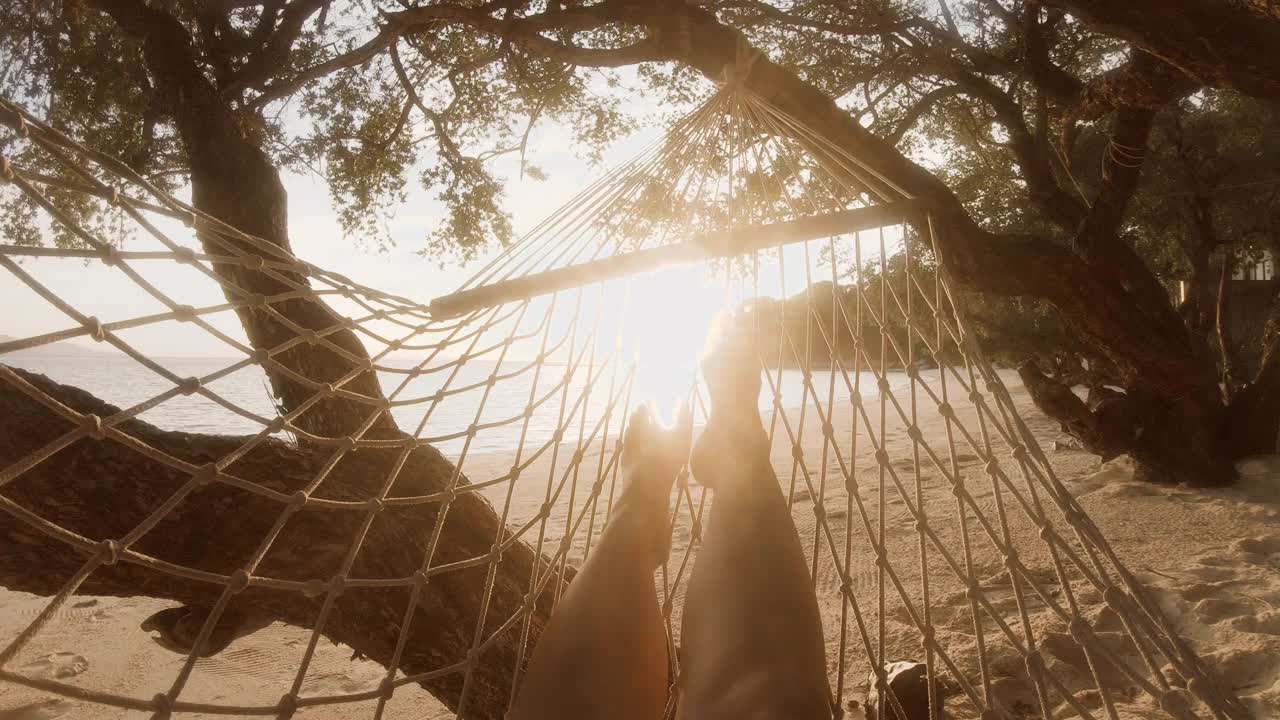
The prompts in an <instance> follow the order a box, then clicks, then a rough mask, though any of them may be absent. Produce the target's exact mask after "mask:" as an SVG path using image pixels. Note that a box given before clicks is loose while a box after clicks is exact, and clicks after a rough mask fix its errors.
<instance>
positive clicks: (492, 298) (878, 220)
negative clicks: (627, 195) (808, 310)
mask: <svg viewBox="0 0 1280 720" xmlns="http://www.w3.org/2000/svg"><path fill="white" fill-rule="evenodd" d="M920 207H921V204H920V202H919V201H917V200H900V201H897V202H892V203H884V204H881V205H871V206H869V207H863V208H855V209H852V210H841V211H839V212H834V213H828V214H826V215H813V216H809V217H803V218H800V219H798V220H788V221H786V222H780V223H773V224H770V225H748V226H745V227H741V228H737V229H734V230H730V231H728V232H726V233H719V234H715V235H699V236H697V237H695V238H693V239H692V240H688V241H686V242H681V243H673V244H671V245H663V246H661V247H655V248H647V249H644V250H636V251H635V252H629V253H622V254H620V255H613V256H611V257H606V258H601V259H599V260H593V261H591V262H585V263H580V264H578V265H570V266H567V267H562V268H555V269H554V270H546V271H543V272H538V273H532V274H530V275H525V276H522V277H518V278H512V279H511V280H504V281H501V282H496V283H493V284H490V285H480V286H478V287H474V288H470V289H467V290H461V291H459V292H455V293H452V294H449V295H442V296H440V297H438V298H435V299H434V300H432V301H431V314H432V316H434V317H437V318H448V317H457V316H458V315H464V314H466V313H469V312H472V311H474V310H480V309H482V308H486V307H492V306H494V305H501V304H503V303H509V302H513V301H516V300H524V299H527V298H533V297H537V296H539V295H546V294H548V293H553V292H555V291H557V290H568V289H570V288H575V287H581V286H583V285H590V284H592V283H596V282H600V281H601V280H608V279H611V278H615V277H619V276H622V275H630V274H633V273H638V272H646V271H649V270H655V269H657V268H660V267H665V266H668V265H675V264H678V263H687V262H693V261H696V260H704V259H708V258H723V257H733V256H735V255H743V254H745V253H749V252H752V251H755V250H764V249H766V248H772V247H778V246H781V245H790V244H792V243H797V242H803V241H806V240H816V239H818V238H824V237H831V236H833V235H844V234H847V233H854V232H858V231H860V230H871V229H874V228H880V227H886V226H889V225H898V224H901V223H904V222H906V221H907V220H908V218H909V217H910V216H911V215H912V214H913V213H915V212H918V211H919V209H920Z"/></svg>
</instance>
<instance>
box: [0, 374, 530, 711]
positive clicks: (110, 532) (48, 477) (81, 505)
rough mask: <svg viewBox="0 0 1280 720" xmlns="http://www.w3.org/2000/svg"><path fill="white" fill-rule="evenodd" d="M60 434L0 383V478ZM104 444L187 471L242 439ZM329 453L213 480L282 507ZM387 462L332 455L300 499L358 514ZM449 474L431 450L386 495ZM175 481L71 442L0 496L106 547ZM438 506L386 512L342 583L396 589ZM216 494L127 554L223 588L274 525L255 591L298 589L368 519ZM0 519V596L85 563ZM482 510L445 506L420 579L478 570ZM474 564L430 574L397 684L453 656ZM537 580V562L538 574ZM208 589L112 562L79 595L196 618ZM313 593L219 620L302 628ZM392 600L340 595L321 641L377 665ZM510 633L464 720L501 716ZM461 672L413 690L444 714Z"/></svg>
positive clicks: (51, 417) (129, 456)
mask: <svg viewBox="0 0 1280 720" xmlns="http://www.w3.org/2000/svg"><path fill="white" fill-rule="evenodd" d="M13 372H15V373H17V374H18V375H19V376H21V378H22V379H23V380H25V381H26V382H28V383H30V384H32V385H34V386H35V387H36V388H37V389H38V390H39V391H40V392H42V393H45V394H47V395H48V396H50V397H52V398H54V399H55V400H57V401H58V402H61V403H63V404H64V405H66V406H68V407H69V408H71V409H72V410H74V411H76V412H79V413H92V414H95V415H98V416H99V417H106V416H109V415H111V414H113V413H116V412H118V411H119V410H118V409H117V408H114V407H112V406H109V405H107V404H105V403H103V402H101V401H100V400H98V399H96V398H94V397H92V396H91V395H89V394H88V393H85V392H84V391H82V390H78V389H76V388H72V387H68V386H65V385H59V384H57V383H54V382H53V381H51V380H48V379H47V378H45V377H43V376H41V375H36V374H34V373H28V372H25V371H22V370H13ZM74 427H75V426H74V425H73V424H72V422H71V421H70V420H68V419H66V418H65V417H63V416H61V415H59V414H57V413H55V412H54V411H53V410H51V409H50V408H49V407H47V406H46V405H44V404H42V403H40V402H37V401H36V400H34V399H32V398H31V397H29V396H28V395H26V394H24V393H23V392H21V390H20V389H19V388H18V387H17V386H16V385H14V384H11V383H0V466H8V465H11V464H13V463H15V462H17V461H18V460H20V459H22V458H24V457H25V456H26V455H28V454H29V453H31V452H32V451H35V450H38V449H39V448H41V447H43V446H44V445H46V444H47V443H49V442H51V441H53V440H55V439H57V438H58V437H60V436H62V435H63V434H64V433H66V432H67V431H69V430H71V429H73V428H74ZM116 427H117V428H118V429H119V431H120V432H122V433H126V434H128V435H129V436H130V437H131V438H134V439H136V440H139V441H141V442H143V443H146V444H147V445H149V446H150V447H152V448H155V449H156V450H159V451H161V452H163V453H168V454H170V455H173V456H174V457H176V458H178V459H180V460H182V461H185V462H188V463H192V464H194V465H197V466H203V465H205V464H206V463H210V462H213V461H216V460H219V459H221V458H223V457H225V456H226V455H227V454H229V453H231V452H232V451H234V450H235V449H236V448H238V447H240V446H241V445H242V444H243V443H244V442H245V441H246V439H247V438H243V437H231V436H221V435H196V434H190V433H180V432H168V431H164V430H160V429H157V428H155V427H153V426H151V425H148V424H147V423H144V422H140V421H137V420H129V421H125V422H123V423H121V424H120V425H118V426H116ZM329 455H330V453H328V452H324V451H321V450H312V449H310V448H308V447H306V446H303V447H301V448H299V447H294V446H292V445H289V444H287V443H284V442H281V441H278V440H274V439H270V440H268V441H266V442H265V443H262V444H260V445H258V446H257V447H255V449H253V450H251V451H250V452H249V453H248V454H247V455H245V456H244V457H243V458H242V459H240V460H238V461H237V462H236V463H235V465H234V466H232V468H230V469H229V470H228V473H229V474H233V475H234V476H236V477H238V478H242V479H244V480H246V481H248V482H249V483H252V484H254V485H257V486H260V487H263V488H267V489H269V490H272V491H275V492H278V493H283V494H285V495H289V494H291V493H293V492H295V491H296V490H299V489H301V488H302V487H303V486H304V485H306V483H308V482H309V481H310V480H311V479H312V478H313V477H315V474H316V472H317V470H318V469H319V468H320V467H322V466H323V465H324V464H325V463H326V462H327V461H328V459H329ZM398 455H399V451H397V450H385V451H383V450H371V449H362V450H360V451H359V452H355V453H348V454H346V455H345V456H344V457H343V459H342V460H341V462H339V463H338V465H337V467H335V468H334V469H333V471H332V474H331V476H330V478H329V480H328V481H326V482H325V483H324V484H323V485H322V486H321V488H320V489H319V490H318V491H317V492H316V494H315V497H317V498H326V499H332V500H347V501H354V502H363V501H365V500H366V499H368V498H369V497H371V496H376V494H377V491H378V489H379V486H380V484H381V483H382V482H383V479H384V478H385V477H386V476H387V473H388V472H390V471H391V470H392V469H393V465H394V463H395V461H396V459H397V456H398ZM453 471H454V469H453V466H452V465H451V464H450V463H449V462H448V461H447V460H445V459H444V458H443V457H442V456H441V455H440V453H439V452H437V451H436V450H435V449H434V448H430V447H421V448H418V449H416V450H415V451H413V452H412V453H410V454H409V456H408V459H407V461H406V462H405V464H404V467H403V469H402V470H401V471H400V472H399V475H398V480H397V482H396V484H395V486H394V487H393V489H392V491H391V493H390V497H405V496H417V495H424V494H430V493H434V492H440V491H442V490H445V489H446V488H447V487H448V484H449V480H450V478H451V476H452V474H453ZM190 479H191V477H190V476H189V475H187V474H186V473H184V472H182V471H180V470H176V469H174V468H172V467H169V466H168V465H165V464H163V463H160V462H158V461H156V460H153V459H151V458H150V457H147V456H145V455H143V454H141V453H139V452H137V451H135V450H133V449H132V448H130V447H128V446H126V445H124V444H123V443H120V442H118V441H116V440H114V439H112V438H110V437H108V438H106V439H102V440H94V439H92V438H89V437H82V438H81V439H80V440H78V441H76V442H75V443H74V444H73V445H71V446H70V447H68V448H66V449H63V450H62V451H61V452H58V453H57V454H55V455H53V456H52V457H51V458H49V459H47V460H45V461H44V462H42V463H40V464H38V465H36V466H35V467H33V468H31V469H30V470H28V471H26V472H25V473H23V474H22V475H19V476H18V477H17V478H16V479H15V480H13V481H12V482H11V483H9V484H8V485H6V486H5V487H4V493H3V498H4V500H5V505H6V506H8V505H9V503H16V504H17V505H20V506H22V507H23V508H25V509H26V510H27V511H29V512H30V513H34V514H35V515H36V516H39V518H42V519H43V520H46V521H48V522H49V523H53V524H54V525H57V526H58V527H60V528H62V529H64V530H66V531H69V532H72V533H75V534H76V535H78V536H81V537H82V538H85V539H87V541H88V542H96V541H99V540H107V539H112V540H115V539H119V538H121V537H123V536H124V535H126V534H127V533H129V532H130V531H131V530H132V529H133V528H134V527H135V526H136V525H137V524H138V523H139V522H140V521H142V520H143V519H144V518H146V517H147V516H148V515H149V514H150V513H152V512H153V511H154V510H155V509H156V508H157V507H159V506H160V505H161V504H162V503H164V502H165V501H166V500H167V499H168V498H170V497H171V496H172V495H174V494H175V493H182V492H183V490H182V489H183V487H184V485H186V484H187V483H188V481H189V480H190ZM439 507H440V505H439V503H434V502H433V503H426V504H418V505H412V506H394V505H392V506H388V507H386V508H385V509H383V510H381V511H380V512H378V513H377V515H376V517H375V518H374V520H373V523H372V525H371V526H370V528H369V531H368V534H367V536H366V538H365V540H364V543H363V545H362V547H361V550H360V552H359V554H358V555H357V556H356V559H355V564H354V566H353V568H352V570H351V573H350V577H351V578H383V579H404V578H411V577H413V576H414V573H416V572H418V571H419V570H420V569H421V566H422V562H423V558H424V556H425V545H426V543H427V541H428V538H430V537H431V534H432V531H433V528H434V527H435V524H436V520H437V515H438V511H439ZM286 508H287V504H285V503H283V502H281V501H279V500H276V499H271V498H266V497H263V496H261V495H258V494H254V493H251V492H248V491H245V490H242V489H239V488H236V487H232V486H230V485H227V484H224V483H221V482H214V483H211V484H209V485H205V486H200V487H196V488H195V489H192V490H190V493H189V494H186V495H185V496H184V497H183V498H182V500H181V501H180V502H179V503H178V504H177V506H176V507H175V508H174V509H173V511H172V512H170V513H169V514H168V515H166V516H165V517H164V518H163V519H162V520H161V521H160V522H159V524H158V525H156V526H155V527H154V529H152V530H151V531H150V532H148V533H147V534H146V535H144V536H143V537H142V538H141V539H139V540H138V541H137V542H136V543H135V544H134V545H133V547H132V548H131V549H132V550H133V551H136V552H137V553H142V554H145V555H148V556H150V557H153V558H157V559H159V560H162V561H165V562H169V563H174V564H176V565H181V566H183V567H185V568H191V569H194V570H199V571H204V572H210V573H218V574H220V575H229V574H231V573H233V572H235V571H236V570H237V569H239V568H241V567H242V566H243V565H244V563H245V561H246V559H247V558H249V556H250V555H251V554H252V553H253V552H254V551H255V548H256V547H257V546H258V544H259V543H260V542H261V541H262V539H263V537H264V536H265V535H266V534H267V533H268V531H269V530H270V528H271V527H272V526H273V525H274V524H275V522H276V521H277V519H278V518H279V517H280V516H281V515H282V514H288V517H289V519H288V522H287V523H285V525H284V529H283V531H282V533H281V535H280V536H279V538H278V539H277V540H276V542H275V543H274V544H273V545H272V548H271V550H270V552H269V553H268V554H267V555H266V557H265V559H264V560H263V561H262V563H261V565H260V566H259V568H258V570H257V571H256V572H255V574H254V575H255V578H258V579H261V578H265V577H269V578H275V579H280V580H288V581H297V582H307V581H312V580H321V581H328V580H329V579H330V578H331V577H332V576H333V575H334V574H335V573H337V572H338V570H339V569H340V567H341V564H342V562H343V558H344V556H345V555H346V553H347V552H348V551H349V547H350V545H351V543H352V542H353V541H354V538H355V537H356V535H357V533H358V531H359V528H360V526H361V524H362V522H363V521H364V520H365V518H366V517H367V514H368V511H367V510H365V509H363V508H360V509H354V510H323V509H315V508H310V509H302V510H300V511H296V512H292V511H287V510H286ZM6 509H10V512H6V513H0V542H3V543H4V547H5V548H6V551H5V552H4V553H0V585H3V586H4V587H7V588H9V589H11V590H20V591H24V592H30V593H36V594H39V595H52V594H54V593H56V592H58V590H59V589H60V588H61V587H62V585H63V583H65V582H66V580H67V578H69V577H70V576H72V575H73V574H74V573H75V572H76V571H77V570H78V569H79V568H80V567H81V565H82V564H83V563H85V561H86V560H88V559H89V558H90V556H91V555H92V554H93V552H95V551H96V548H94V547H93V546H92V545H87V546H84V547H81V548H80V550H81V551H82V552H75V551H72V550H71V546H69V545H68V544H67V541H66V540H65V539H59V538H56V537H53V536H51V535H50V534H48V533H47V532H45V531H43V530H42V529H41V528H40V527H37V526H36V525H33V524H30V523H28V522H24V521H23V520H22V519H20V517H19V516H17V515H15V514H14V513H13V512H12V511H11V506H10V507H6ZM505 532H506V531H505V529H503V528H501V527H500V525H499V519H498V517H497V515H496V514H495V513H494V512H493V509H492V508H491V507H490V505H489V503H488V502H486V501H485V500H484V499H483V498H482V497H480V496H479V495H478V494H476V493H463V494H460V495H458V496H457V498H456V499H455V500H454V501H453V502H452V504H451V506H450V509H449V511H448V514H447V519H446V521H445V525H444V527H443V529H442V531H441V536H440V540H439V544H438V546H437V549H436V553H435V558H434V560H433V562H432V565H433V567H439V566H443V565H446V564H449V563H456V562H461V561H465V560H472V559H484V558H486V557H487V556H488V555H489V554H490V552H491V550H492V546H493V543H494V540H495V538H497V537H500V536H501V535H502V534H503V533H505ZM534 557H535V556H534V553H533V552H532V551H531V550H530V548H529V547H528V546H526V545H524V544H523V543H514V544H512V545H511V546H510V547H509V548H508V549H507V550H506V551H505V553H504V554H503V555H502V557H501V564H500V565H499V566H498V570H499V572H498V573H497V574H496V576H495V579H494V585H493V592H492V596H491V598H490V599H489V607H488V613H487V616H486V621H485V635H484V636H485V637H487V636H488V635H489V634H491V633H494V632H495V631H496V630H497V629H498V627H499V626H501V625H502V624H503V623H504V622H505V621H506V620H507V619H509V618H511V617H512V616H513V615H516V614H518V613H520V612H521V609H522V607H523V604H524V594H525V592H526V591H527V587H526V585H527V582H528V578H529V574H530V571H531V565H532V563H533V562H534ZM488 565H489V564H488V562H483V561H482V562H478V563H477V564H475V565H473V566H469V567H466V568H463V569H456V570H450V571H448V572H443V573H440V574H437V575H432V576H431V577H430V580H429V582H427V583H425V584H424V585H423V586H422V593H421V596H420V598H419V600H418V602H417V605H416V608H415V611H414V614H413V617H412V620H411V624H410V628H409V637H408V642H407V644H406V645H405V649H404V654H403V656H402V658H401V661H400V664H399V666H398V667H399V669H401V670H402V671H404V672H405V673H406V674H408V675H412V674H414V673H421V672H427V671H431V670H437V669H439V668H441V667H445V666H448V665H451V664H453V663H458V662H461V661H463V660H465V659H466V658H467V653H468V651H469V650H470V649H471V646H472V642H473V637H474V636H473V633H474V631H475V627H476V623H477V619H478V618H479V617H480V611H481V607H482V604H483V602H484V597H485V592H484V591H485V585H486V577H487V574H488ZM544 567H545V564H544ZM222 590H223V584H220V583H215V582H208V581H203V580H193V579H187V578H185V577H179V576H176V575H173V574H170V573H167V572H164V571H161V570H157V569H152V568H149V567H145V566H143V565H141V564H138V563H136V562H134V561H133V559H132V558H130V557H129V556H127V555H125V554H123V553H122V557H121V559H120V560H119V562H116V563H115V564H113V565H103V566H101V567H99V568H98V569H97V570H95V571H94V572H93V573H92V574H91V575H90V576H89V578H88V579H87V580H86V581H85V582H84V584H83V585H81V587H80V590H79V592H81V593H85V594H94V595H111V596H118V597H135V596H149V597H157V598H169V599H172V600H176V601H178V602H181V603H185V604H187V605H189V606H192V607H197V608H200V607H211V606H212V605H213V604H214V603H215V602H216V601H217V599H218V597H219V595H220V594H221V592H222ZM554 590H555V582H554V580H553V581H552V582H550V583H548V586H547V588H546V589H545V590H544V592H543V593H542V594H541V595H540V596H539V598H538V601H537V604H536V608H535V611H534V613H533V623H532V627H533V633H534V636H535V637H536V636H537V634H540V632H541V630H542V627H543V625H544V623H545V620H546V618H547V617H548V615H549V613H550V606H551V598H552V597H553V596H554ZM323 599H324V594H323V593H322V594H320V595H318V596H315V597H307V596H306V595H304V594H303V593H301V592H299V591H297V590H284V589H273V588H269V587H263V586H261V585H259V584H256V583H255V584H251V585H250V586H249V587H248V588H247V589H246V590H244V591H243V592H241V593H239V594H238V595H236V596H235V600H234V603H233V608H232V609H231V610H230V611H229V613H228V616H229V617H235V618H237V619H243V618H267V619H278V620H281V621H284V622H287V623H290V624H293V625H298V626H302V627H314V626H315V624H316V621H317V613H318V612H319V609H320V605H321V603H322V601H323ZM408 602H409V589H408V587H396V588H366V587H348V588H347V589H346V590H345V591H344V592H342V593H341V595H340V596H339V597H338V598H337V600H336V605H335V607H334V608H333V611H332V612H331V614H330V616H329V618H328V620H327V621H326V622H325V624H324V627H323V628H322V629H321V631H322V633H323V634H324V635H325V636H326V637H328V638H330V639H332V640H334V641H335V642H341V643H345V644H346V645H348V646H350V647H351V648H353V649H354V650H355V651H356V652H358V653H360V654H362V655H365V656H368V657H369V658H370V659H372V660H374V661H377V662H379V663H382V664H383V665H389V663H390V661H391V659H392V653H393V652H394V649H395V646H396V641H397V639H398V637H399V634H400V625H401V623H402V621H403V618H404V613H405V610H406V608H407V607H408ZM519 635H520V624H519V623H516V624H514V625H513V626H512V628H510V629H508V630H507V631H506V632H504V633H503V634H501V635H500V636H498V637H497V638H496V639H495V641H494V643H493V644H492V645H491V646H487V647H486V648H485V649H484V652H483V654H482V655H481V656H480V657H479V658H478V661H477V662H476V663H475V666H474V668H473V669H472V670H471V672H472V673H473V675H472V681H471V686H470V689H469V691H468V693H469V694H468V701H467V706H466V708H467V713H466V717H472V718H494V719H496V718H501V717H502V714H503V712H504V711H505V708H506V704H507V700H508V697H509V693H510V690H511V680H512V677H513V675H514V671H515V663H516V657H517V652H518V644H519V639H520V638H519ZM463 676H464V671H459V672H455V673H452V674H449V675H445V676H442V677H438V678H434V679H431V680H426V681H423V682H422V685H423V686H424V687H426V688H427V689H428V690H430V691H431V692H432V693H433V694H434V695H435V696H436V697H438V698H440V699H441V700H442V701H443V702H445V704H446V705H449V706H450V707H451V708H456V707H457V702H458V698H459V695H460V693H461V689H462V682H463Z"/></svg>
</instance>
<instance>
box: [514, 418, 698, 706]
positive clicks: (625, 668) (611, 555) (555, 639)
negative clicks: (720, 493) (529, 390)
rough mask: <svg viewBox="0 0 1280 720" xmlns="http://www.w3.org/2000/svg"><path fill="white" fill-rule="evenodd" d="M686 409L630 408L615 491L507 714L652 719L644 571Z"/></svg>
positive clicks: (653, 625)
mask: <svg viewBox="0 0 1280 720" xmlns="http://www.w3.org/2000/svg"><path fill="white" fill-rule="evenodd" d="M690 432H691V427H690V418H689V414H688V412H687V411H682V412H681V417H680V420H679V421H678V423H677V427H676V428H675V429H674V430H665V429H663V428H660V427H659V426H658V425H657V424H656V422H655V421H654V419H653V418H652V417H651V414H650V411H649V408H648V407H646V406H641V407H639V408H637V409H636V411H635V412H634V413H632V415H631V421H630V422H629V423H628V427H627V433H626V437H625V439H624V441H623V450H622V476H623V489H622V495H621V497H620V498H619V499H618V502H617V504H616V505H614V508H613V514H612V516H611V517H610V519H609V524H608V526H607V527H606V528H605V531H604V534H603V535H602V536H601V538H600V542H599V543H598V544H597V545H596V546H595V547H594V548H593V549H592V552H591V555H590V556H589V557H588V558H587V562H586V563H585V564H584V565H583V566H582V570H581V571H579V572H578V574H577V575H576V576H575V577H574V579H573V582H572V583H570V584H569V589H568V590H566V591H565V594H564V597H562V598H561V599H560V603H559V604H558V605H557V606H556V609H555V612H554V613H553V614H552V616H551V620H550V622H549V623H548V624H547V629H546V631H545V632H543V634H542V638H541V640H539V641H538V646H537V648H535V650H534V653H533V660H532V661H531V663H530V665H529V671H528V673H527V674H526V675H525V679H524V683H523V685H522V686H521V688H520V691H519V694H518V695H517V697H516V701H515V703H514V704H513V705H512V708H511V711H510V712H509V713H508V715H507V717H508V718H510V720H564V719H566V718H573V719H574V720H594V719H595V718H601V719H604V718H608V719H610V720H613V719H614V718H618V719H621V720H659V718H661V717H662V713H663V711H664V709H665V708H666V704H667V694H668V693H667V690H668V687H667V685H668V677H667V675H668V663H667V638H666V632H665V630H664V628H663V623H662V613H661V611H660V610H659V607H658V599H657V595H656V594H655V592H654V584H653V573H654V571H655V570H656V569H657V568H658V566H659V565H661V564H662V562H663V561H664V560H666V557H667V552H668V547H669V544H670V538H671V528H670V519H669V518H668V515H667V513H668V510H667V507H668V501H669V498H670V495H671V484H672V483H673V482H674V481H675V477H676V473H678V472H679V470H680V468H681V467H682V466H683V465H684V463H685V461H686V460H687V458H688V456H689V439H690Z"/></svg>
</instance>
